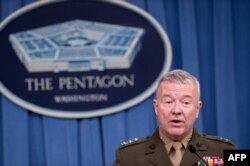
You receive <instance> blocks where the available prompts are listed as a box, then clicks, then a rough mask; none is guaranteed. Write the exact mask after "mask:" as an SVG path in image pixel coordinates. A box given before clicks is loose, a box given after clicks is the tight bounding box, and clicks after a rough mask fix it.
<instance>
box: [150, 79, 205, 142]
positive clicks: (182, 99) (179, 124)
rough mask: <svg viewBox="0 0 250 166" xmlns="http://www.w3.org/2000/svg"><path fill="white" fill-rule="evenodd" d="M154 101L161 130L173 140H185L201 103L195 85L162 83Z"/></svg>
mask: <svg viewBox="0 0 250 166" xmlns="http://www.w3.org/2000/svg"><path fill="white" fill-rule="evenodd" d="M157 92H158V95H157V97H156V99H155V100H154V103H153V104H154V109H155V113H156V115H157V117H158V120H159V125H160V130H161V131H162V132H163V133H164V134H165V135H166V136H167V137H169V138H171V139H173V140H180V139H183V138H184V137H185V136H186V135H187V134H188V133H189V132H190V131H191V130H192V128H193V125H194V123H195V120H196V118H197V117H198V115H199V110H200V108H201V105H202V104H201V101H199V99H198V94H197V89H196V87H195V86H194V85H187V84H177V83H172V82H167V81H165V82H162V83H161V85H160V87H159V88H158V91H157Z"/></svg>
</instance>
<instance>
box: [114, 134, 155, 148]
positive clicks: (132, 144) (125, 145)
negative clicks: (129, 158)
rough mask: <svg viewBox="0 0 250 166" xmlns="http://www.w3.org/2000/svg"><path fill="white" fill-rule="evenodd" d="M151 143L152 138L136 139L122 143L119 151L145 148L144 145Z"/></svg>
mask: <svg viewBox="0 0 250 166" xmlns="http://www.w3.org/2000/svg"><path fill="white" fill-rule="evenodd" d="M149 141H150V137H145V138H134V139H131V140H128V141H124V142H122V143H121V145H120V146H119V148H118V150H122V149H128V148H132V147H138V146H143V145H144V144H146V143H148V142H149Z"/></svg>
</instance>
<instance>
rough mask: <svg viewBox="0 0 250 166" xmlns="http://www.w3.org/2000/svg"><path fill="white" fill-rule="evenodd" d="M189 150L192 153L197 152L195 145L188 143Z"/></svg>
mask: <svg viewBox="0 0 250 166" xmlns="http://www.w3.org/2000/svg"><path fill="white" fill-rule="evenodd" d="M188 150H189V151H190V152H192V153H195V152H196V149H195V147H194V146H193V145H188Z"/></svg>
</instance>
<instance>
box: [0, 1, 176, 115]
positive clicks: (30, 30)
mask: <svg viewBox="0 0 250 166" xmlns="http://www.w3.org/2000/svg"><path fill="white" fill-rule="evenodd" d="M114 13H115V14H114ZM45 18H46V19H45ZM0 34H1V38H0V50H1V55H0V67H1V70H0V71H1V73H0V74H1V82H0V90H1V93H2V94H3V95H5V96H6V97H7V98H9V99H10V100H11V101H13V102H14V103H16V104H18V105H20V106H22V107H24V108H25V109H28V110H30V111H33V112H36V113H39V114H42V115H47V116H53V117H61V118H84V117H94V116H101V115H106V114H110V113H114V112H118V111H122V110H124V109H127V108H129V107H132V106H134V105H136V104H138V103H139V102H141V101H143V100H145V99H146V98H148V97H149V96H150V95H152V93H153V92H154V91H155V89H156V86H157V82H158V81H159V79H160V77H161V76H162V75H163V74H164V73H166V72H167V71H168V70H169V68H170V65H171V60H172V52H171V46H170V42H169V39H168V36H167V34H166V32H165V31H164V30H163V28H162V27H161V26H160V24H159V23H158V22H157V21H156V20H155V19H154V18H153V17H152V16H150V15H149V14H148V13H147V12H145V11H144V10H142V9H140V8H138V7H136V6H134V5H132V4H130V3H128V2H125V1H95V0H89V1H44V2H43V1H40V2H36V3H33V4H31V5H28V6H26V7H24V8H21V9H20V10H18V11H16V12H14V13H13V14H11V15H10V16H9V17H7V18H6V19H5V20H4V21H2V23H1V24H0Z"/></svg>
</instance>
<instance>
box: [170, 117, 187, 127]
mask: <svg viewBox="0 0 250 166" xmlns="http://www.w3.org/2000/svg"><path fill="white" fill-rule="evenodd" d="M183 123H184V122H183V121H182V120H179V119H173V120H171V121H170V124H172V125H173V126H180V125H182V124H183Z"/></svg>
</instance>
